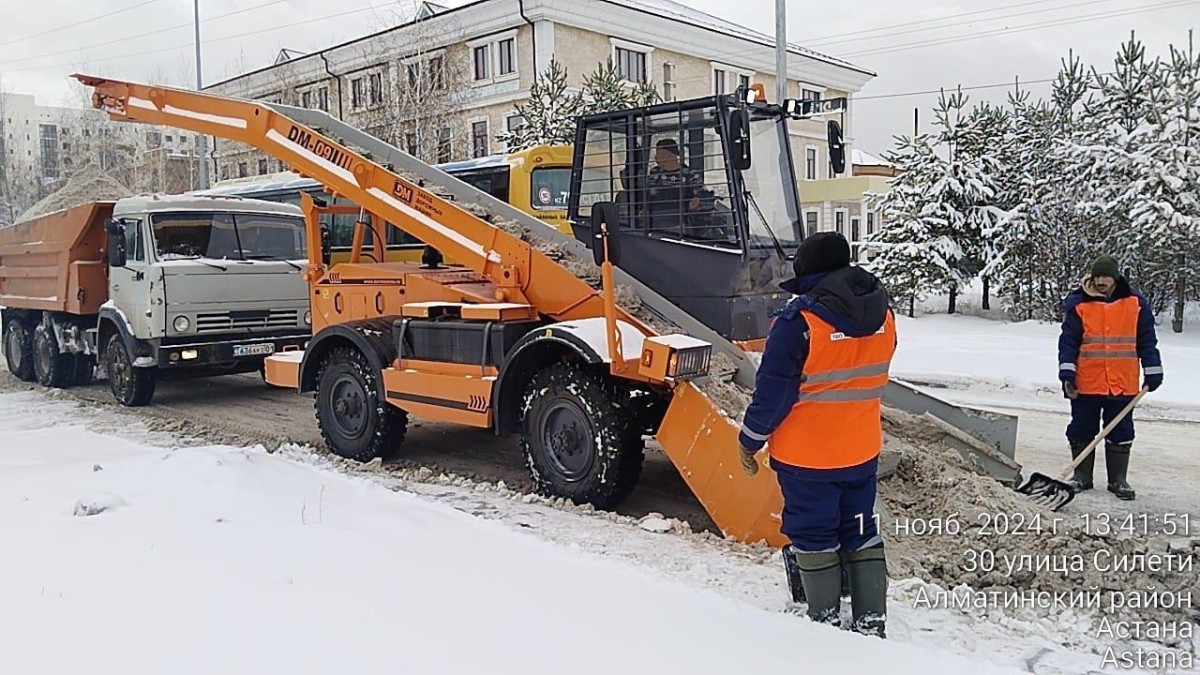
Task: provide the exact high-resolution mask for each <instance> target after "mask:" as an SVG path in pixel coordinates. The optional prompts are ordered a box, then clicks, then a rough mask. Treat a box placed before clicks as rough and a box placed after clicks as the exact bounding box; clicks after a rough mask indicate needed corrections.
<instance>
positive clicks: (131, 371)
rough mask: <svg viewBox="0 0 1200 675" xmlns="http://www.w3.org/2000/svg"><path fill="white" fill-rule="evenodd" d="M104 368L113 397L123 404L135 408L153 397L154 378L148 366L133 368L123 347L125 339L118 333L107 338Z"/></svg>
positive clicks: (127, 351)
mask: <svg viewBox="0 0 1200 675" xmlns="http://www.w3.org/2000/svg"><path fill="white" fill-rule="evenodd" d="M104 368H105V370H106V371H107V372H108V385H109V387H111V388H112V393H113V398H115V399H117V402H118V403H120V404H121V405H124V406H129V407H131V408H136V407H138V406H143V405H147V404H148V403H150V400H151V399H153V398H154V386H155V378H154V371H153V370H152V369H150V368H134V367H133V360H132V359H130V358H129V350H127V349H125V341H124V340H122V339H121V336H120V335H119V334H114V335H113V336H112V337H110V338H109V339H108V346H107V347H106V348H105V350H104Z"/></svg>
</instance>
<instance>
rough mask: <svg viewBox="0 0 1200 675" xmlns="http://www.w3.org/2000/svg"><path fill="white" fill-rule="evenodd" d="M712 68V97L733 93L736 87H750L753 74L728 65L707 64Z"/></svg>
mask: <svg viewBox="0 0 1200 675" xmlns="http://www.w3.org/2000/svg"><path fill="white" fill-rule="evenodd" d="M709 65H710V66H711V67H712V74H713V75H712V81H713V95H715V96H720V95H722V94H729V93H733V91H734V90H736V89H737V88H738V87H746V88H749V87H750V80H751V79H753V78H754V73H753V72H751V71H747V70H742V69H740V68H735V67H733V66H730V65H728V64H723V63H716V62H711V61H710V62H709Z"/></svg>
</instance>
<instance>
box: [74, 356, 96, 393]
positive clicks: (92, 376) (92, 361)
mask: <svg viewBox="0 0 1200 675" xmlns="http://www.w3.org/2000/svg"><path fill="white" fill-rule="evenodd" d="M95 381H96V357H94V356H91V355H88V354H75V372H74V378H73V382H74V384H75V386H76V387H86V386H88V385H90V384H91V383H92V382H95Z"/></svg>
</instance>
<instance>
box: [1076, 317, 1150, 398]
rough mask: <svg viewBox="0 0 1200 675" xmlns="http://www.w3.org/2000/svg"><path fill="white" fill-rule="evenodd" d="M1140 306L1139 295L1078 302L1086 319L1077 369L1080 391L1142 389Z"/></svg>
mask: <svg viewBox="0 0 1200 675" xmlns="http://www.w3.org/2000/svg"><path fill="white" fill-rule="evenodd" d="M1140 310H1141V307H1140V305H1139V304H1138V299H1137V297H1135V296H1130V297H1127V298H1121V299H1120V300H1114V301H1113V302H1081V303H1079V304H1078V305H1076V306H1075V312H1076V313H1077V314H1079V319H1080V320H1081V321H1082V322H1083V344H1081V345H1080V349H1079V363H1077V364H1076V368H1077V370H1076V373H1075V388H1076V389H1078V390H1079V393H1081V394H1098V395H1101V396H1132V395H1134V394H1136V393H1137V392H1138V389H1139V387H1138V374H1139V373H1138V353H1137V324H1138V313H1139V312H1140Z"/></svg>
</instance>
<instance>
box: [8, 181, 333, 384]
mask: <svg viewBox="0 0 1200 675" xmlns="http://www.w3.org/2000/svg"><path fill="white" fill-rule="evenodd" d="M304 250H305V243H304V219H303V215H302V213H301V212H300V210H299V209H298V208H297V207H295V206H291V205H288V204H276V203H272V202H262V201H257V200H248V199H240V198H236V197H197V196H190V195H180V196H165V195H148V196H139V197H128V198H125V199H121V200H118V201H116V202H111V201H97V202H90V203H87V204H83V205H80V206H76V207H74V208H70V209H66V210H62V211H57V212H54V213H51V214H48V215H45V216H42V217H40V218H36V219H33V220H29V221H25V222H22V223H17V224H15V225H12V226H10V227H6V228H0V308H2V309H0V321H2V322H3V330H4V333H3V335H4V338H3V347H4V355H5V358H6V360H7V362H8V369H9V371H10V372H11V373H12V374H13V375H15V376H16V377H17V378H19V379H21V380H24V381H26V382H33V381H37V382H39V383H41V384H42V385H44V386H48V387H70V386H77V385H85V384H89V383H91V381H92V379H93V376H94V373H95V368H96V365H97V362H99V363H100V364H101V365H102V366H103V367H104V369H105V372H106V374H107V375H108V380H109V384H110V386H111V388H112V390H113V395H114V396H115V397H116V399H117V400H118V401H119V402H120V403H122V404H124V405H130V406H136V405H145V404H147V403H149V402H150V401H151V399H152V398H153V396H154V389H155V383H156V381H157V380H158V379H161V378H165V377H183V376H203V375H219V374H227V373H237V372H248V371H254V370H261V369H262V368H263V361H264V359H265V358H266V356H268V355H270V354H273V353H275V352H278V351H284V350H287V349H297V348H302V347H303V346H304V345H305V343H306V342H307V341H308V339H309V337H310V335H311V332H312V330H311V321H312V315H311V314H310V313H309V311H308V296H307V294H308V287H307V284H305V282H304V280H303V279H302V278H301V276H300V272H299V270H300V269H301V267H300V263H301V262H303V260H304V257H305V254H304Z"/></svg>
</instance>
